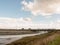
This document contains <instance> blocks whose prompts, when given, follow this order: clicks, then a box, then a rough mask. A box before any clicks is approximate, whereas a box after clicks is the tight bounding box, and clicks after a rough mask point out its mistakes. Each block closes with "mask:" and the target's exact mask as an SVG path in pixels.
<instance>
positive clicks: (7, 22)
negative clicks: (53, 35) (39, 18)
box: [0, 17, 32, 29]
mask: <svg viewBox="0 0 60 45" xmlns="http://www.w3.org/2000/svg"><path fill="white" fill-rule="evenodd" d="M31 23H32V21H31V19H30V18H22V17H21V18H0V28H4V29H6V28H7V29H16V28H27V27H28V25H29V24H31ZM25 26H27V27H25Z"/></svg>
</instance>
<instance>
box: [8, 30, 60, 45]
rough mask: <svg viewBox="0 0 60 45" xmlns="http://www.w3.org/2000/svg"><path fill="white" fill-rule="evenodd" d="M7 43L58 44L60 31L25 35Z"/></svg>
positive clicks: (15, 44) (25, 44)
mask: <svg viewBox="0 0 60 45" xmlns="http://www.w3.org/2000/svg"><path fill="white" fill-rule="evenodd" d="M7 45H60V31H49V32H48V33H46V34H41V35H36V36H30V37H25V38H22V39H20V40H17V41H14V42H12V43H10V44H7Z"/></svg>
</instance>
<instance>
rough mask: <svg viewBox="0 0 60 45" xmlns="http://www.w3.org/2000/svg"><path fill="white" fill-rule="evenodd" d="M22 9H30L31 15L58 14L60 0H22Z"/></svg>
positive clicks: (59, 12)
mask: <svg viewBox="0 0 60 45" xmlns="http://www.w3.org/2000/svg"><path fill="white" fill-rule="evenodd" d="M22 5H23V8H22V9H23V10H25V11H30V12H31V13H32V14H33V15H35V16H37V15H43V16H49V15H53V14H60V0H33V2H31V1H29V2H27V1H26V0H24V1H22Z"/></svg>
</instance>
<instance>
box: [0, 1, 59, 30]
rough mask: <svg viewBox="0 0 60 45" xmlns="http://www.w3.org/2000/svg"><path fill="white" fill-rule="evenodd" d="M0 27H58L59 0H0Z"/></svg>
mask: <svg viewBox="0 0 60 45" xmlns="http://www.w3.org/2000/svg"><path fill="white" fill-rule="evenodd" d="M0 28H7V29H16V28H34V29H36V28H44V29H46V28H50V29H51V28H54V29H60V0H0Z"/></svg>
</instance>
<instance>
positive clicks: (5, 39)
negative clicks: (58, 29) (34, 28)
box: [0, 31, 47, 45]
mask: <svg viewBox="0 0 60 45" xmlns="http://www.w3.org/2000/svg"><path fill="white" fill-rule="evenodd" d="M43 33H47V31H45V32H44V31H42V32H39V33H36V34H25V35H4V36H3V35H0V45H5V44H8V43H11V42H13V41H15V40H18V39H21V38H23V37H26V36H34V35H39V34H43Z"/></svg>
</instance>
